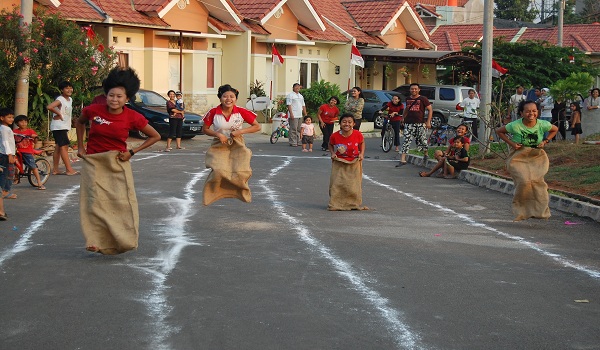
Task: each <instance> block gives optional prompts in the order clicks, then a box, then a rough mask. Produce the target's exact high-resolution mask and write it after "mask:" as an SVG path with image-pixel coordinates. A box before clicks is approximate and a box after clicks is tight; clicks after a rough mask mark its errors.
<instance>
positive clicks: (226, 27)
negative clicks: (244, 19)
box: [208, 16, 245, 32]
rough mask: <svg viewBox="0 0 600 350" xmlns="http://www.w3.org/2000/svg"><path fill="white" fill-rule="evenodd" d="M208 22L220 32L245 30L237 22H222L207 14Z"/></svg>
mask: <svg viewBox="0 0 600 350" xmlns="http://www.w3.org/2000/svg"><path fill="white" fill-rule="evenodd" d="M208 22H209V23H210V24H212V25H213V26H215V27H216V28H217V29H218V30H219V31H221V32H245V30H244V29H243V28H242V27H240V26H239V25H237V24H232V23H227V22H223V21H221V20H219V19H217V18H214V17H210V16H209V17H208Z"/></svg>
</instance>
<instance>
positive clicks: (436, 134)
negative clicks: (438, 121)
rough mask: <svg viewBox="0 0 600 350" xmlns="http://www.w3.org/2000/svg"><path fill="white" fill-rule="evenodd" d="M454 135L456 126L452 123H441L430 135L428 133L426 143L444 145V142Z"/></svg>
mask: <svg viewBox="0 0 600 350" xmlns="http://www.w3.org/2000/svg"><path fill="white" fill-rule="evenodd" d="M455 136H456V128H455V127H454V126H452V125H448V124H443V125H441V126H439V127H438V128H436V129H433V131H432V132H431V135H429V140H428V141H427V144H428V145H429V146H435V145H437V146H441V145H444V146H445V145H446V143H447V142H448V141H449V140H450V139H451V138H453V137H455Z"/></svg>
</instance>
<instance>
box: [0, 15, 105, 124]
mask: <svg viewBox="0 0 600 350" xmlns="http://www.w3.org/2000/svg"><path fill="white" fill-rule="evenodd" d="M20 18H21V15H20V13H19V8H18V7H14V8H13V9H12V10H11V11H9V10H5V9H3V10H1V11H0V76H2V79H0V89H1V90H0V91H2V93H1V94H0V103H1V104H2V105H3V106H14V96H15V86H16V85H15V84H16V80H17V78H18V75H19V72H20V71H21V70H22V68H23V66H24V65H25V64H26V63H29V64H30V66H31V72H30V76H29V95H30V98H29V118H30V125H31V126H32V127H33V128H36V129H37V130H38V132H42V133H43V131H44V130H45V128H44V126H45V124H44V123H45V122H46V114H47V113H46V109H45V107H46V105H47V104H48V103H49V102H51V101H52V100H53V99H54V97H55V96H57V95H58V94H59V93H60V91H58V87H57V85H58V83H60V82H61V81H64V80H68V81H70V82H71V84H73V87H74V90H75V93H74V95H73V106H74V107H75V106H81V105H82V104H87V103H89V102H90V101H91V99H92V96H91V94H92V91H90V88H91V87H94V86H99V85H101V83H102V79H104V78H105V77H106V75H107V74H108V71H109V70H110V69H111V68H112V67H113V66H114V52H113V50H112V48H107V47H105V46H104V45H103V44H102V41H101V38H100V37H98V36H96V34H95V33H94V31H93V29H92V28H91V27H80V26H79V25H77V24H76V23H75V22H72V21H67V20H64V19H61V18H59V17H58V16H56V15H47V14H45V13H44V12H43V11H41V10H37V11H36V12H35V13H34V17H33V20H32V23H31V24H30V31H31V36H30V38H29V39H28V37H27V35H25V28H23V27H22V26H21V25H20V24H19V19H20ZM74 109H75V108H74ZM74 116H77V114H76V111H74Z"/></svg>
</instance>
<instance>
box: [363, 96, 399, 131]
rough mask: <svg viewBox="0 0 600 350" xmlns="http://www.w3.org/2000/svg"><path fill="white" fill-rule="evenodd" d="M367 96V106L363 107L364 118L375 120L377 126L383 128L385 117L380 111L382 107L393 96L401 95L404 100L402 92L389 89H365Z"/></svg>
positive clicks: (370, 120)
mask: <svg viewBox="0 0 600 350" xmlns="http://www.w3.org/2000/svg"><path fill="white" fill-rule="evenodd" d="M362 93H363V95H364V98H365V107H364V108H363V112H362V115H363V119H365V120H366V121H369V122H373V124H374V125H375V128H377V129H381V128H382V126H383V117H382V116H381V115H380V114H379V113H378V112H379V111H380V110H381V108H382V107H383V106H384V105H385V104H386V103H388V102H390V101H391V100H392V96H398V97H400V100H401V101H404V98H402V96H401V94H400V93H398V92H395V91H389V90H363V91H362Z"/></svg>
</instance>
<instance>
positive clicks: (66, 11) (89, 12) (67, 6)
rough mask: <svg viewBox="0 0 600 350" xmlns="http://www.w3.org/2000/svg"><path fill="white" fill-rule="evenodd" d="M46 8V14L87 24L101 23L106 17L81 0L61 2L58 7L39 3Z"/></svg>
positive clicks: (64, 0)
mask: <svg viewBox="0 0 600 350" xmlns="http://www.w3.org/2000/svg"><path fill="white" fill-rule="evenodd" d="M39 4H40V5H43V6H44V7H46V10H47V11H48V13H52V14H57V15H59V16H60V17H62V18H65V19H70V20H80V21H89V22H103V21H104V20H105V19H106V17H105V16H104V15H103V14H102V13H101V12H99V11H98V10H96V9H94V8H93V7H92V6H90V5H89V4H87V3H86V2H85V1H83V0H62V1H61V4H60V6H59V7H55V6H54V5H52V3H49V5H46V2H39Z"/></svg>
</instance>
